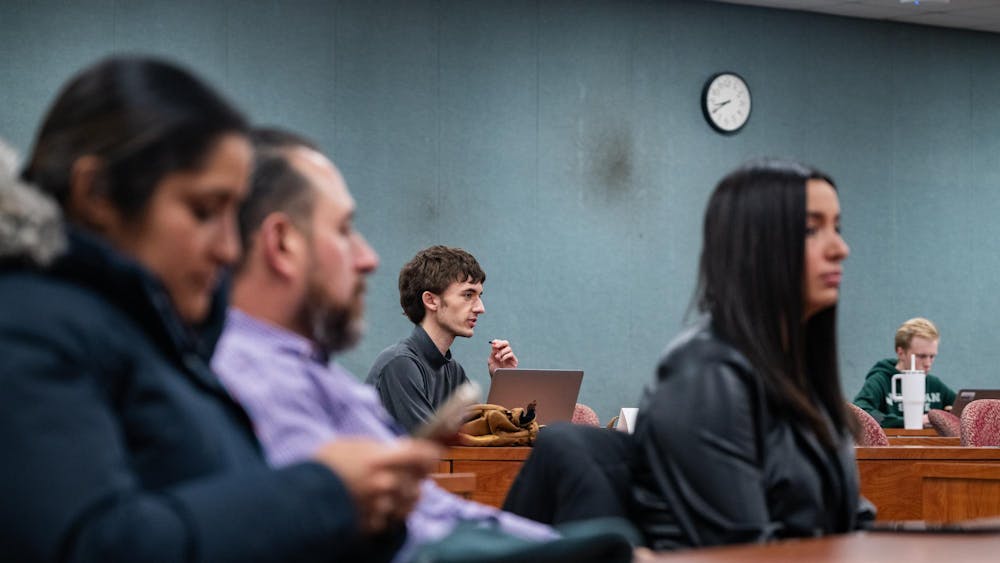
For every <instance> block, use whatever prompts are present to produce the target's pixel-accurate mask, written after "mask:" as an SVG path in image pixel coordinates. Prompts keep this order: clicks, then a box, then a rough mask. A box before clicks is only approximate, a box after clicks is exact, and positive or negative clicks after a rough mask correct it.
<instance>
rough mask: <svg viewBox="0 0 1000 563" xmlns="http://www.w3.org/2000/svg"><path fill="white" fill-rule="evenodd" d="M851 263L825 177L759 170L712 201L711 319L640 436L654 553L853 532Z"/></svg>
mask: <svg viewBox="0 0 1000 563" xmlns="http://www.w3.org/2000/svg"><path fill="white" fill-rule="evenodd" d="M847 255H848V247H847V244H845V243H844V240H843V239H842V238H841V235H840V204H839V201H838V198H837V192H836V189H835V188H834V184H833V181H832V180H831V179H830V178H829V177H827V176H826V175H824V174H823V173H821V172H819V171H816V170H813V169H810V168H807V167H804V166H802V165H799V164H796V163H791V162H781V161H773V160H767V161H758V162H752V163H749V164H747V165H745V166H743V167H742V168H740V169H738V170H736V171H734V172H733V173H731V174H730V175H728V176H727V177H725V178H724V179H723V180H722V181H721V182H720V183H719V185H718V186H717V187H716V189H715V192H714V193H713V194H712V196H711V198H710V200H709V203H708V208H707V210H706V212H705V223H704V243H703V247H702V254H701V264H700V273H699V283H698V293H697V305H698V309H699V310H700V312H702V313H704V315H705V318H704V320H703V321H702V322H701V323H700V324H699V325H698V326H696V327H694V328H693V329H691V330H689V331H688V332H686V333H685V334H682V335H681V336H680V337H678V338H677V339H676V340H675V341H674V342H673V343H671V344H670V346H669V347H668V348H667V350H666V351H665V352H664V355H663V357H662V359H661V360H660V363H659V366H658V368H657V373H656V380H655V381H654V383H653V384H652V385H651V387H650V388H649V389H648V390H647V391H646V393H645V395H644V397H643V400H642V402H641V406H640V410H639V417H638V420H637V423H636V432H635V440H636V444H637V451H636V461H635V469H634V483H633V499H632V501H633V503H634V505H633V509H634V511H635V522H636V524H637V525H639V526H640V527H641V528H642V530H643V532H644V534H645V536H646V539H647V541H648V544H649V546H650V547H652V548H653V549H657V550H659V549H676V548H681V547H698V546H709V545H717V544H729V543H739V542H755V541H765V540H768V539H774V538H783V537H795V536H816V535H823V534H830V533H838V532H847V531H849V530H852V529H854V528H855V527H856V525H857V519H858V509H859V502H860V501H861V499H860V497H859V492H858V476H857V469H856V466H855V461H854V443H853V438H852V430H851V428H852V425H851V423H850V422H849V421H850V419H849V415H848V413H847V411H846V403H845V402H844V398H843V397H842V395H841V391H840V377H839V374H838V368H837V344H836V342H837V340H836V332H837V331H836V314H837V312H836V304H837V298H838V295H839V289H840V280H841V274H842V267H841V263H842V262H843V261H844V259H845V258H847ZM865 504H867V503H865Z"/></svg>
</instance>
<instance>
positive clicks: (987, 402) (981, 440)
mask: <svg viewBox="0 0 1000 563" xmlns="http://www.w3.org/2000/svg"><path fill="white" fill-rule="evenodd" d="M962 445H963V446H1000V399H978V400H975V401H972V402H971V403H969V404H968V405H966V406H965V408H964V409H962Z"/></svg>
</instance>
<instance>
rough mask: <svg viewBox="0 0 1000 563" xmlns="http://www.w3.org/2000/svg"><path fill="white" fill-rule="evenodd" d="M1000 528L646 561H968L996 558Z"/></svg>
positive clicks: (859, 537)
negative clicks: (986, 532) (975, 531)
mask: <svg viewBox="0 0 1000 563" xmlns="http://www.w3.org/2000/svg"><path fill="white" fill-rule="evenodd" d="M998 548H1000V534H915V533H889V532H855V533H853V534H846V535H841V536H827V537H825V538H819V539H803V540H785V541H780V542H775V543H770V544H764V545H758V544H751V545H742V546H735V547H712V548H708V549H699V550H689V551H680V552H675V553H670V552H663V553H658V554H657V555H656V556H655V557H654V558H652V559H648V560H647V559H640V560H639V561H641V562H645V561H650V562H660V561H662V562H667V561H687V562H690V563H710V562H717V561H727V562H728V561H740V562H751V563H753V562H765V561H766V562H768V563H770V562H772V561H828V562H835V563H838V562H843V563H859V562H863V563H886V562H888V561H900V562H901V563H946V562H950V561H955V562H962V563H972V562H977V563H978V562H981V561H996V560H997V557H998V555H997V553H998Z"/></svg>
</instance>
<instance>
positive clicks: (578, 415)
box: [572, 403, 601, 426]
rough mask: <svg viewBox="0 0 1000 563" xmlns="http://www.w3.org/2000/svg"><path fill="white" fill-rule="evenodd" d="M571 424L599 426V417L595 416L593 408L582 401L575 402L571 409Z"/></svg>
mask: <svg viewBox="0 0 1000 563" xmlns="http://www.w3.org/2000/svg"><path fill="white" fill-rule="evenodd" d="M572 422H573V424H583V425H586V426H600V425H601V419H599V418H597V413H596V412H594V409H592V408H590V407H588V406H587V405H585V404H583V403H577V404H576V408H574V409H573V421H572Z"/></svg>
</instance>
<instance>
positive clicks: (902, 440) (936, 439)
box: [889, 436, 962, 446]
mask: <svg viewBox="0 0 1000 563" xmlns="http://www.w3.org/2000/svg"><path fill="white" fill-rule="evenodd" d="M889 445H890V446H961V445H962V439H961V438H959V437H958V436H889Z"/></svg>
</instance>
